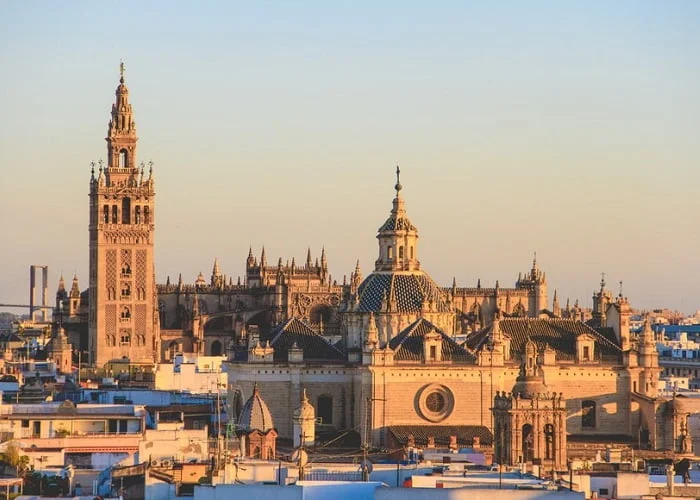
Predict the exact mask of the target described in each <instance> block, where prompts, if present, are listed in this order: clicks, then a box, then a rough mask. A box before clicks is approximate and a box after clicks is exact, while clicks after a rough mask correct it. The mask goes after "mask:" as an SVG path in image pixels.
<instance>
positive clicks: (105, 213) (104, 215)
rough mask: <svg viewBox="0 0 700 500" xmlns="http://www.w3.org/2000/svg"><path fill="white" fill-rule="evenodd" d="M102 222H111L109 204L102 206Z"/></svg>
mask: <svg viewBox="0 0 700 500" xmlns="http://www.w3.org/2000/svg"><path fill="white" fill-rule="evenodd" d="M102 222H104V223H105V224H109V205H105V206H104V207H102Z"/></svg>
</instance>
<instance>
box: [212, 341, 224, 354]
mask: <svg viewBox="0 0 700 500" xmlns="http://www.w3.org/2000/svg"><path fill="white" fill-rule="evenodd" d="M222 350H223V349H222V347H221V342H219V341H218V340H215V341H214V342H212V343H211V355H212V356H221V353H222Z"/></svg>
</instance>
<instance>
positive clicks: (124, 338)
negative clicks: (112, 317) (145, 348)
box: [119, 333, 131, 345]
mask: <svg viewBox="0 0 700 500" xmlns="http://www.w3.org/2000/svg"><path fill="white" fill-rule="evenodd" d="M119 343H120V345H131V335H129V334H128V333H122V334H121V338H120V339H119Z"/></svg>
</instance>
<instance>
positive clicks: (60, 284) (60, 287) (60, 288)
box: [58, 273, 66, 292]
mask: <svg viewBox="0 0 700 500" xmlns="http://www.w3.org/2000/svg"><path fill="white" fill-rule="evenodd" d="M58 291H59V292H65V291H66V280H64V279H63V273H61V277H60V278H58Z"/></svg>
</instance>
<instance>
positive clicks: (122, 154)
mask: <svg viewBox="0 0 700 500" xmlns="http://www.w3.org/2000/svg"><path fill="white" fill-rule="evenodd" d="M128 161H129V160H128V158H127V155H126V149H122V150H121V151H119V168H128V167H129V165H128Z"/></svg>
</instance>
